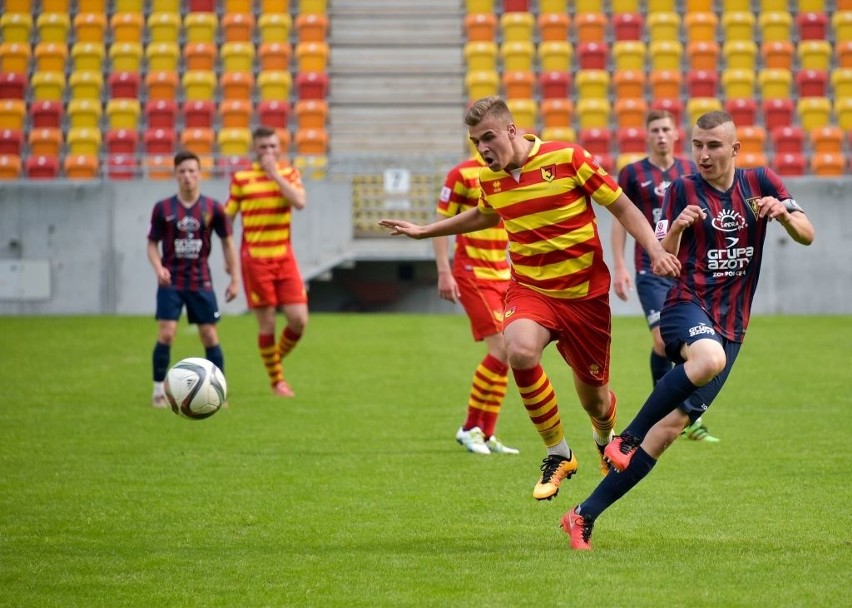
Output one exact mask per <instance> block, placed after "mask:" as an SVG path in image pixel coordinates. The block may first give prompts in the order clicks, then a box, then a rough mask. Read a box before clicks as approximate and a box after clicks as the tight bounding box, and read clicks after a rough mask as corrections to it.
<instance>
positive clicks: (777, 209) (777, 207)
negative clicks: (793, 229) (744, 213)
mask: <svg viewBox="0 0 852 608" xmlns="http://www.w3.org/2000/svg"><path fill="white" fill-rule="evenodd" d="M788 215H790V212H789V211H787V208H786V207H785V206H784V203H782V202H781V201H779V200H778V199H777V198H775V197H774V196H764V197H763V198H761V199H760V200H759V201H757V217H768V218H769V219H770V220H778V221H779V222H782V223H783V222H784V220H786V216H788Z"/></svg>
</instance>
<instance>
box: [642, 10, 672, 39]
mask: <svg viewBox="0 0 852 608" xmlns="http://www.w3.org/2000/svg"><path fill="white" fill-rule="evenodd" d="M645 26H646V30H647V32H648V38H649V40H650V41H651V42H654V41H657V40H673V41H674V40H677V41H679V40H680V17H679V16H678V14H677V13H674V12H672V13H669V12H657V13H650V14H649V15H648V19H647V20H646V22H645Z"/></svg>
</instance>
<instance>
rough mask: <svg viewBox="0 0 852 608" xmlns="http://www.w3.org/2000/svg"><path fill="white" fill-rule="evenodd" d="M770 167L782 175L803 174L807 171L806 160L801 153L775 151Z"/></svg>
mask: <svg viewBox="0 0 852 608" xmlns="http://www.w3.org/2000/svg"><path fill="white" fill-rule="evenodd" d="M772 169H773V170H774V171H775V172H776V173H777V174H778V175H782V176H794V175H804V174H805V173H806V172H807V162H806V161H805V157H804V155H802V154H795V153H792V152H780V153H779V152H776V153H775V158H774V159H773V161H772Z"/></svg>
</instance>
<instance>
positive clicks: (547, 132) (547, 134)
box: [541, 127, 577, 143]
mask: <svg viewBox="0 0 852 608" xmlns="http://www.w3.org/2000/svg"><path fill="white" fill-rule="evenodd" d="M541 139H542V140H543V141H564V142H568V143H574V142H575V141H577V132H576V131H574V129H573V128H572V127H544V128H543V129H542V130H541Z"/></svg>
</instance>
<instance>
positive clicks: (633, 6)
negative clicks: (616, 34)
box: [611, 0, 639, 15]
mask: <svg viewBox="0 0 852 608" xmlns="http://www.w3.org/2000/svg"><path fill="white" fill-rule="evenodd" d="M611 6H612V14H613V15H624V14H627V13H630V14H635V13H638V12H639V0H612V2H611Z"/></svg>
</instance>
